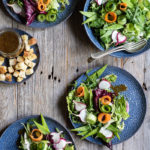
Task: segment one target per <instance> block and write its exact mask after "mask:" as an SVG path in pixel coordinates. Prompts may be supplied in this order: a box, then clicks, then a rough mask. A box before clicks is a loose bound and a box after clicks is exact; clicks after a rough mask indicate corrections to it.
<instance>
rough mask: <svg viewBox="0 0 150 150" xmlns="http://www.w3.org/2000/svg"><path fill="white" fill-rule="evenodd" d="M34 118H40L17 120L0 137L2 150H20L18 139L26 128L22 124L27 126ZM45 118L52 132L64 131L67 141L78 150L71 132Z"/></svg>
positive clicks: (36, 116) (35, 116)
mask: <svg viewBox="0 0 150 150" xmlns="http://www.w3.org/2000/svg"><path fill="white" fill-rule="evenodd" d="M32 118H39V116H38V115H34V116H29V117H25V118H22V119H20V120H17V121H16V122H14V123H13V124H12V125H10V126H9V127H8V128H7V129H6V130H5V131H4V133H3V134H2V136H1V137H0V150H18V145H19V141H18V139H19V137H20V135H19V134H18V132H19V131H21V130H22V129H23V128H24V127H23V125H22V124H21V123H24V124H25V123H27V121H28V120H29V119H32ZM44 118H45V120H46V123H47V125H48V128H49V129H50V131H51V132H55V129H56V128H58V129H59V130H60V131H63V133H64V136H65V139H66V140H67V141H70V142H72V144H73V145H74V149H75V150H76V147H75V143H74V140H73V138H72V136H71V134H70V132H69V131H68V130H67V129H66V128H65V127H64V126H63V125H61V124H60V123H59V122H57V121H56V120H54V119H52V118H49V117H44Z"/></svg>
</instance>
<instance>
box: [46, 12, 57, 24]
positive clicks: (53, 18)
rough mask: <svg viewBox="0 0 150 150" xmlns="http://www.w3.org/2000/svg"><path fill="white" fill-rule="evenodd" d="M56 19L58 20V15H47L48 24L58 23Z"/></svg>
mask: <svg viewBox="0 0 150 150" xmlns="http://www.w3.org/2000/svg"><path fill="white" fill-rule="evenodd" d="M56 19H57V15H56V14H51V13H48V14H47V15H46V20H47V21H48V22H54V21H56Z"/></svg>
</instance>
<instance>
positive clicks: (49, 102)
mask: <svg viewBox="0 0 150 150" xmlns="http://www.w3.org/2000/svg"><path fill="white" fill-rule="evenodd" d="M83 3H84V1H83V2H79V4H78V6H77V8H76V10H75V12H74V14H73V15H72V16H71V17H70V18H69V20H68V21H66V22H64V23H61V24H60V25H57V26H55V27H52V28H47V29H32V28H29V27H26V26H24V25H21V24H18V23H16V22H15V21H14V20H13V19H11V18H10V17H9V16H8V15H7V13H5V11H4V10H3V8H2V6H1V7H0V28H3V27H13V28H18V29H22V30H24V31H27V32H28V33H30V34H31V35H33V36H34V37H35V38H37V40H38V44H39V48H40V52H41V62H40V65H39V68H38V70H37V72H36V73H35V74H34V76H32V77H31V78H30V79H29V80H28V81H26V82H24V83H22V84H19V85H4V84H0V130H1V131H2V130H3V129H5V128H6V126H8V125H10V124H11V123H12V122H14V121H16V120H17V119H20V118H22V117H24V116H29V115H32V114H40V113H42V114H44V115H46V116H49V117H52V118H54V119H56V120H58V121H59V122H60V123H62V124H63V125H65V126H66V127H67V128H69V129H70V128H71V125H70V122H69V120H68V119H67V118H68V114H67V110H66V100H65V97H66V94H67V87H68V85H69V84H70V83H71V82H72V81H73V80H74V79H76V78H77V77H78V76H79V75H80V74H81V73H83V72H85V71H86V70H87V69H89V68H94V67H96V66H99V65H100V64H109V65H113V66H118V67H121V68H123V69H125V70H127V71H129V72H130V73H131V74H132V75H134V76H135V78H136V79H137V80H138V81H139V82H140V84H141V85H142V86H143V89H144V91H145V94H146V97H147V104H148V107H147V108H148V109H147V115H146V118H145V120H144V123H143V125H142V127H141V128H140V130H139V131H138V132H137V133H136V134H135V135H134V136H133V137H132V138H130V139H129V140H127V141H126V142H124V143H122V144H118V145H115V146H113V149H114V150H150V101H149V98H150V51H148V52H146V53H144V54H142V55H140V56H137V57H134V58H129V59H117V58H114V57H111V56H107V57H104V58H103V59H101V60H98V61H96V62H94V63H92V64H88V63H87V58H88V57H89V56H90V54H91V53H92V52H96V51H98V50H97V48H96V47H94V45H93V44H92V43H91V42H90V40H89V39H88V37H87V35H86V33H85V32H84V28H83V26H82V25H81V22H82V16H81V15H80V14H79V10H81V9H82V8H83ZM0 5H2V4H1V3H0ZM73 137H74V139H75V143H76V146H77V150H98V149H101V150H106V149H107V148H106V147H102V146H97V145H95V144H91V143H89V142H87V141H80V138H79V137H77V136H75V134H73Z"/></svg>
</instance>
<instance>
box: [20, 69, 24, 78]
mask: <svg viewBox="0 0 150 150" xmlns="http://www.w3.org/2000/svg"><path fill="white" fill-rule="evenodd" d="M19 77H21V78H26V72H25V71H24V70H21V71H20V73H19Z"/></svg>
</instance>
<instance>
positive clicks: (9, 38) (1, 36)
mask: <svg viewBox="0 0 150 150" xmlns="http://www.w3.org/2000/svg"><path fill="white" fill-rule="evenodd" d="M23 49H24V44H23V41H22V39H21V36H20V35H19V34H18V33H17V32H16V31H15V30H13V29H4V30H1V31H0V55H2V56H3V57H7V58H13V57H17V56H19V55H20V53H21V52H22V51H23Z"/></svg>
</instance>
